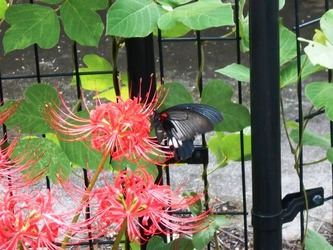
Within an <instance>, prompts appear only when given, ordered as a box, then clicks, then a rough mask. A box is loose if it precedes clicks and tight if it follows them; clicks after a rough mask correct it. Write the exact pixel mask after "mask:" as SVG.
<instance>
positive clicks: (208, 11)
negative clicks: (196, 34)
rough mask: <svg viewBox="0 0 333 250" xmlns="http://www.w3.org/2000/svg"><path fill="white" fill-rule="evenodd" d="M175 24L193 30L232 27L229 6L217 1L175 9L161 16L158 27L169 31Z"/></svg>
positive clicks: (202, 1)
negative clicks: (181, 24) (180, 24)
mask: <svg viewBox="0 0 333 250" xmlns="http://www.w3.org/2000/svg"><path fill="white" fill-rule="evenodd" d="M177 22H180V23H183V24H184V25H186V26H187V27H189V28H191V29H193V30H203V29H207V28H211V27H220V26H225V25H234V20H233V11H232V8H231V4H229V3H227V4H225V3H222V2H221V1H219V0H201V1H196V2H193V3H191V4H186V5H183V6H180V7H178V8H175V9H174V10H172V11H169V12H167V13H166V14H164V15H163V16H161V18H160V19H159V21H158V27H159V28H160V29H161V30H170V29H172V28H173V27H174V26H175V25H176V24H177Z"/></svg>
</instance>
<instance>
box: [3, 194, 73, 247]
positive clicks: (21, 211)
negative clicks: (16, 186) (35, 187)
mask: <svg viewBox="0 0 333 250" xmlns="http://www.w3.org/2000/svg"><path fill="white" fill-rule="evenodd" d="M64 215H65V214H64V213H59V212H58V213H57V212H55V210H54V202H53V199H52V195H51V193H50V192H49V191H47V193H46V194H45V195H43V194H42V193H40V192H38V193H32V194H30V195H29V194H17V195H16V194H15V195H13V194H12V193H10V192H7V193H6V194H5V195H4V196H3V197H2V198H0V225H1V227H0V245H1V249H8V250H13V249H41V248H47V249H60V247H58V246H57V245H56V244H55V243H54V242H55V240H56V239H57V237H58V235H59V233H60V232H62V231H63V230H66V229H67V228H68V226H67V224H66V223H65V219H66V218H64V217H65V216H64Z"/></svg>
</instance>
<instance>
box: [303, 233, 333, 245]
mask: <svg viewBox="0 0 333 250" xmlns="http://www.w3.org/2000/svg"><path fill="white" fill-rule="evenodd" d="M304 243H305V247H306V249H307V250H318V249H320V250H332V249H333V246H332V245H331V244H330V243H329V242H328V241H327V240H326V239H325V238H324V237H323V236H322V235H320V234H319V233H317V232H316V231H314V230H312V229H310V228H308V230H307V234H306V237H305V241H304Z"/></svg>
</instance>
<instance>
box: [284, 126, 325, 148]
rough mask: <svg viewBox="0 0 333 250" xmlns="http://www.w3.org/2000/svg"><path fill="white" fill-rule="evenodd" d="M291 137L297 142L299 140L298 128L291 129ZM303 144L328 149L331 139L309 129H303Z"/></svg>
mask: <svg viewBox="0 0 333 250" xmlns="http://www.w3.org/2000/svg"><path fill="white" fill-rule="evenodd" d="M290 137H291V139H292V140H293V141H294V142H295V143H298V141H299V129H298V128H297V129H292V130H291V132H290ZM302 142H303V145H307V146H313V147H321V148H324V149H329V148H330V147H331V141H330V139H329V137H325V136H320V135H318V134H315V133H314V132H312V131H310V130H309V129H305V130H304V131H303V136H302Z"/></svg>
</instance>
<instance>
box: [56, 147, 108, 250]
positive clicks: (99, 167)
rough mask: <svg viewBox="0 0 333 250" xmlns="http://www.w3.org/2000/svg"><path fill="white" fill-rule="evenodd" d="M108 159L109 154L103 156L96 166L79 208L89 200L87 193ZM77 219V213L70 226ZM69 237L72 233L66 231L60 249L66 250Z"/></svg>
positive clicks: (78, 214) (78, 215)
mask: <svg viewBox="0 0 333 250" xmlns="http://www.w3.org/2000/svg"><path fill="white" fill-rule="evenodd" d="M108 157H109V154H108V153H105V154H103V156H102V159H101V161H100V162H99V164H98V166H97V169H96V171H95V173H94V175H93V176H92V178H91V180H90V183H89V186H88V187H87V189H86V194H85V195H84V196H83V197H82V199H81V203H80V206H82V205H83V204H84V203H85V202H86V201H87V200H88V198H89V192H90V191H91V190H92V189H93V187H94V185H95V183H96V181H97V179H98V176H99V174H100V173H101V171H102V170H103V168H104V163H105V161H106V160H107V158H108ZM79 217H80V213H77V214H76V215H75V216H74V217H73V219H72V224H73V223H76V222H77V220H78V219H79ZM71 236H72V232H71V231H70V230H68V231H67V232H66V236H65V238H64V240H63V241H62V243H61V248H62V249H65V248H66V246H67V243H68V241H69V238H70V237H71Z"/></svg>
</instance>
